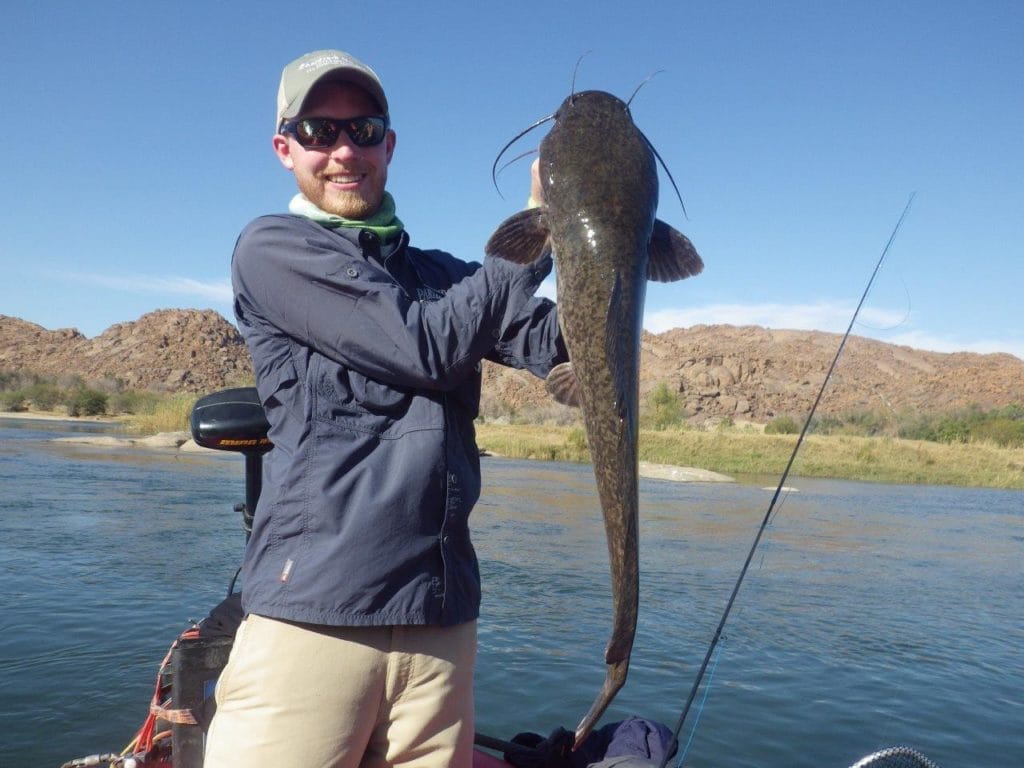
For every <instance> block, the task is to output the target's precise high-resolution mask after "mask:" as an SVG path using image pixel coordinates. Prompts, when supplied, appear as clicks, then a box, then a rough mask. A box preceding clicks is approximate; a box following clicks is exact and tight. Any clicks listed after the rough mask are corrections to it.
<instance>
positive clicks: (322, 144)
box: [280, 115, 390, 149]
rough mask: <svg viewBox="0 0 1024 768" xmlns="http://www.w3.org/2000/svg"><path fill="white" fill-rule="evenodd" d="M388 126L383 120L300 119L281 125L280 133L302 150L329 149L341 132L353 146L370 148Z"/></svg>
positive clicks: (354, 118) (370, 117) (358, 118)
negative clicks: (289, 137)
mask: <svg viewBox="0 0 1024 768" xmlns="http://www.w3.org/2000/svg"><path fill="white" fill-rule="evenodd" d="M389 125H390V123H389V121H388V118H387V117H379V116H376V115H374V116H369V117H347V118H345V119H343V120H338V119H336V118H333V117H300V118H297V119H295V120H289V121H288V122H287V123H285V124H284V125H282V126H281V130H280V133H283V134H287V135H289V136H294V137H295V140H296V141H297V142H299V145H300V146H302V147H304V148H306V149H329V148H330V147H333V146H334V145H335V144H336V143H337V141H338V137H339V136H341V132H342V131H344V132H345V135H347V136H348V138H349V140H351V142H352V143H353V144H355V145H356V146H357V147H374V146H376V145H377V144H380V143H381V142H382V141H384V137H385V136H386V135H387V132H388V126H389Z"/></svg>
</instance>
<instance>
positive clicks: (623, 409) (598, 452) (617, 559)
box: [487, 91, 704, 747]
mask: <svg viewBox="0 0 1024 768" xmlns="http://www.w3.org/2000/svg"><path fill="white" fill-rule="evenodd" d="M553 117H554V125H553V126H552V128H551V130H550V131H549V133H548V135H547V136H546V137H545V138H544V140H543V141H542V142H541V145H540V180H541V186H542V189H543V192H544V201H543V204H542V205H541V206H540V207H539V208H532V209H529V210H526V211H523V212H521V213H518V214H516V215H515V216H512V217H511V218H509V219H508V220H506V221H505V222H504V223H502V225H501V226H500V227H499V228H498V229H497V231H495V233H494V235H492V236H491V239H490V241H489V242H488V244H487V252H488V253H489V254H491V255H494V256H499V257H502V258H505V259H509V260H511V261H516V262H521V263H529V262H532V261H534V260H536V259H538V258H540V256H541V255H542V254H543V253H545V252H546V251H547V250H548V249H550V250H551V252H552V253H553V255H554V259H555V269H556V276H557V282H558V319H559V325H560V326H561V329H562V334H563V336H564V339H565V344H566V347H567V348H568V350H569V357H570V360H571V362H570V363H565V364H563V365H559V366H557V367H556V368H555V369H554V370H552V371H551V373H550V375H549V376H548V379H547V389H548V391H549V392H550V393H551V394H552V396H553V397H554V398H555V399H556V400H557V401H559V402H561V403H566V404H569V405H575V406H580V407H581V408H582V410H583V420H584V425H585V427H586V433H587V441H588V443H589V445H590V452H591V457H592V460H593V466H594V475H595V478H596V480H597V490H598V496H599V498H600V500H601V510H602V513H603V515H604V524H605V532H606V535H607V538H608V553H609V557H610V561H611V582H612V608H613V622H612V632H611V638H610V639H609V641H608V646H607V648H606V650H605V662H606V663H607V665H608V671H607V677H606V679H605V682H604V685H603V687H602V689H601V691H600V693H599V694H598V696H597V698H596V699H595V701H594V703H593V705H591V707H590V710H589V711H588V712H587V713H586V715H585V716H584V718H583V720H582V721H581V722H580V724H579V726H578V727H577V729H576V746H577V747H578V746H579V745H580V744H581V743H582V741H583V739H585V738H586V736H587V734H588V733H589V732H590V730H591V729H592V728H593V726H594V725H595V724H596V723H597V721H598V720H599V718H600V717H601V715H602V714H603V713H604V711H605V709H606V708H607V706H608V704H609V703H610V702H611V701H612V699H613V698H614V697H615V694H616V693H617V692H618V691H619V689H620V688H621V687H622V685H623V684H624V683H625V681H626V674H627V672H628V669H629V656H630V652H631V650H632V647H633V638H634V636H635V634H636V621H637V603H638V600H639V565H638V543H637V507H638V492H637V485H638V484H637V461H638V459H637V433H638V420H639V413H638V407H639V406H638V400H639V383H638V382H639V367H640V334H641V330H642V320H643V310H644V294H645V291H646V287H647V281H648V280H657V281H661V282H668V281H672V280H681V279H683V278H686V277H690V276H691V275H696V274H698V273H699V272H700V271H701V270H702V269H703V266H704V265H703V262H702V261H701V259H700V256H698V255H697V251H696V250H695V249H694V247H693V245H692V244H691V243H690V241H689V240H688V239H687V238H686V237H685V236H684V235H683V234H681V233H680V232H677V231H676V230H674V229H673V228H672V227H670V226H669V225H667V224H665V223H664V222H663V221H660V220H658V219H656V218H655V210H656V208H657V205H658V174H657V168H656V166H655V159H654V158H655V152H654V150H653V149H652V147H651V145H650V143H649V142H648V141H647V139H646V137H644V135H643V134H642V133H641V132H640V130H639V129H638V128H637V127H636V125H634V124H633V119H632V117H631V115H630V113H629V107H628V105H627V104H626V103H625V102H623V101H622V100H620V99H618V98H616V97H615V96H612V95H611V94H608V93H604V92H602V91H585V92H582V93H577V94H574V95H572V96H570V97H569V98H567V99H566V100H565V101H564V102H563V103H562V105H561V107H559V109H558V111H557V112H556V113H555V114H554V116H553ZM542 122H543V121H542ZM538 124H539V123H538Z"/></svg>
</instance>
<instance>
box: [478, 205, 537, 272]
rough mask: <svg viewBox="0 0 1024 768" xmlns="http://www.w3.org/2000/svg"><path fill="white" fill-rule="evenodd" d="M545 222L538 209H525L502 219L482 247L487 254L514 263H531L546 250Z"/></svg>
mask: <svg viewBox="0 0 1024 768" xmlns="http://www.w3.org/2000/svg"><path fill="white" fill-rule="evenodd" d="M548 235H549V230H548V224H547V221H546V220H545V218H544V211H543V209H542V208H529V209H527V210H525V211H520V212H519V213H517V214H515V215H514V216H510V217H508V218H507V219H505V221H503V222H502V223H501V224H500V225H499V226H498V228H497V229H496V230H494V234H493V235H491V239H490V240H488V241H487V246H486V248H485V250H486V252H487V254H488V255H489V256H497V257H499V258H502V259H506V260H508V261H511V262H515V263H516V264H532V263H533V262H535V261H536V260H537V259H539V258H540V257H541V256H542V255H543V254H544V252H545V251H547V250H549V248H550V246H549V244H548Z"/></svg>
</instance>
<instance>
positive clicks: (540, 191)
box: [530, 157, 544, 207]
mask: <svg viewBox="0 0 1024 768" xmlns="http://www.w3.org/2000/svg"><path fill="white" fill-rule="evenodd" d="M543 204H544V187H542V186H541V183H540V158H539V157H538V158H537V159H535V160H534V161H533V163H532V164H531V165H530V207H536V206H540V205H543Z"/></svg>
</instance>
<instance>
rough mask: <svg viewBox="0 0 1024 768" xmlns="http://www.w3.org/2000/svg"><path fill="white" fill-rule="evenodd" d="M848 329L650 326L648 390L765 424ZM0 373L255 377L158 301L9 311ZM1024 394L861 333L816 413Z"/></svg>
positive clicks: (183, 386)
mask: <svg viewBox="0 0 1024 768" xmlns="http://www.w3.org/2000/svg"><path fill="white" fill-rule="evenodd" d="M839 339H840V337H839V335H837V334H831V333H822V332H817V331H784V330H782V331H780V330H769V329H765V328H760V327H755V326H745V327H734V326H725V325H719V326H693V327H691V328H677V329H674V330H671V331H667V332H665V333H662V334H658V335H653V334H644V337H643V342H642V343H643V356H642V365H641V394H642V395H643V394H646V393H648V392H650V391H651V390H652V389H654V388H655V387H656V386H658V385H659V384H660V383H665V384H666V385H667V386H668V387H669V388H670V389H671V390H672V391H674V392H678V393H679V395H680V399H681V400H682V401H683V402H684V403H685V407H686V409H687V412H688V413H689V414H691V416H692V417H693V419H694V420H696V421H702V420H706V419H709V418H722V417H731V418H733V419H736V420H746V421H753V422H762V423H763V422H766V421H768V420H769V419H771V418H773V417H775V416H780V415H791V416H798V417H799V416H802V415H804V414H806V413H807V411H808V410H809V409H810V407H811V403H812V402H813V399H814V397H815V395H816V394H817V392H818V388H819V387H820V386H821V382H822V381H823V379H824V376H825V373H826V371H827V370H828V366H829V364H830V363H831V361H832V358H833V356H834V355H835V350H836V348H837V346H838V344H839ZM0 370H17V371H32V372H36V373H41V374H46V375H49V376H62V375H65V374H68V373H74V374H78V375H80V376H82V377H83V378H85V379H86V380H87V381H101V380H108V381H109V380H120V381H122V382H124V383H125V384H126V385H127V386H128V387H131V388H135V389H155V390H162V391H188V392H195V393H205V392H210V391H213V390H216V389H220V388H223V387H228V386H237V385H239V384H242V383H245V382H247V381H251V380H252V368H251V364H250V361H249V355H248V352H247V350H246V348H245V345H244V343H243V342H242V340H241V338H240V336H239V335H238V332H237V330H236V329H235V327H234V326H233V325H231V324H230V323H228V322H227V321H226V320H225V319H224V318H223V317H221V316H220V315H219V314H217V313H216V312H213V311H212V310H205V311H199V310H159V311H156V312H151V313H149V314H147V315H143V316H142V317H141V318H139V319H138V320H136V321H134V322H128V323H119V324H117V325H114V326H111V327H110V328H108V329H107V330H106V331H104V332H103V333H102V334H100V335H99V336H97V337H95V338H92V339H88V338H86V337H85V336H83V335H82V334H81V333H79V332H78V331H77V330H75V329H61V330H47V329H45V328H43V327H41V326H38V325H34V324H32V323H28V322H25V321H24V320H19V319H17V318H13V317H7V316H4V315H0ZM484 391H485V395H486V396H487V397H488V398H490V399H491V400H492V402H493V401H495V400H496V401H498V402H500V403H502V404H503V405H505V406H507V407H510V408H513V409H516V410H519V411H524V410H530V409H542V408H544V407H545V406H546V404H547V403H549V402H550V401H549V398H548V396H547V395H546V394H545V392H544V388H543V383H542V382H540V381H539V380H537V379H535V378H534V377H533V376H531V375H530V374H527V373H525V372H523V371H513V370H509V369H505V368H501V367H499V366H495V365H490V364H487V365H485V368H484ZM1012 403H1024V360H1020V359H1019V358H1016V357H1014V356H1012V355H1006V354H990V355H979V354H974V353H967V352H959V353H952V354H947V353H939V352H925V351H921V350H915V349H911V348H909V347H902V346H894V345H891V344H885V343H882V342H878V341H873V340H870V339H865V338H860V337H852V338H851V339H850V341H849V342H848V343H847V346H846V349H845V351H844V353H843V356H842V358H841V359H840V362H839V366H838V367H837V369H836V371H835V373H834V374H833V378H832V382H831V383H830V385H829V388H828V390H827V391H826V396H825V398H824V399H823V400H822V402H821V405H820V406H819V414H821V415H825V414H833V415H840V414H845V413H849V412H851V411H854V410H862V409H870V410H882V411H886V410H889V411H895V412H902V411H907V410H915V411H918V412H942V411H949V410H953V409H957V408H963V407H967V406H971V405H979V406H981V407H982V408H985V409H989V408H995V407H1001V406H1004V405H1009V404H1012Z"/></svg>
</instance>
